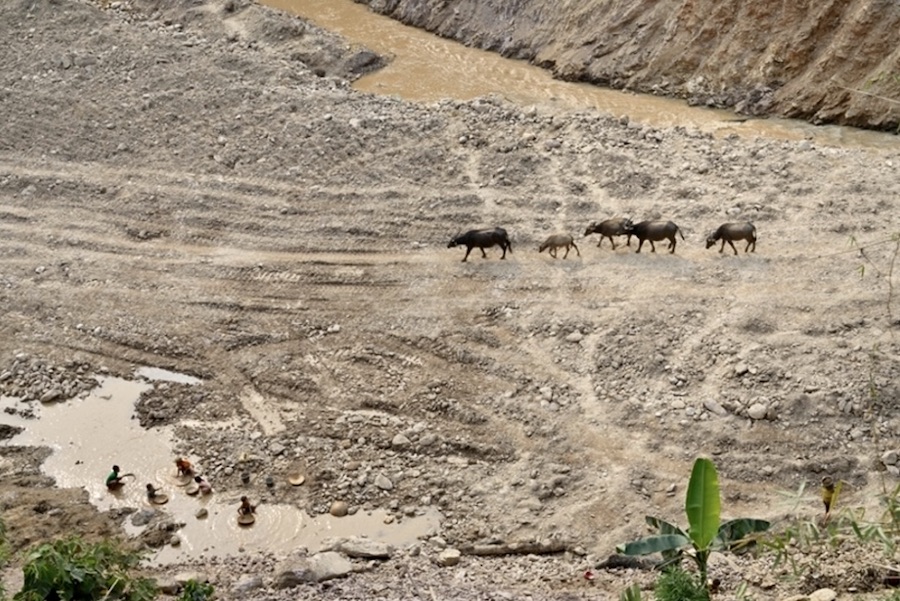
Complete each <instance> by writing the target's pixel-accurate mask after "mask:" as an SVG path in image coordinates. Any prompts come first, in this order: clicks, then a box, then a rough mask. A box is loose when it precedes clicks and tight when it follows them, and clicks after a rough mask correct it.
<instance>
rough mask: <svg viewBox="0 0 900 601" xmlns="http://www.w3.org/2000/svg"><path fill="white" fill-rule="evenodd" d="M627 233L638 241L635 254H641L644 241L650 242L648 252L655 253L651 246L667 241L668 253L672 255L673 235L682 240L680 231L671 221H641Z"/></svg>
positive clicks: (654, 247) (653, 247) (673, 249)
mask: <svg viewBox="0 0 900 601" xmlns="http://www.w3.org/2000/svg"><path fill="white" fill-rule="evenodd" d="M628 231H629V233H630V234H631V235H632V236H634V237H635V238H637V239H638V240H639V243H638V247H637V250H636V251H635V252H641V247H642V246H643V245H644V240H647V241H648V242H650V252H656V246H654V244H653V243H654V242H660V241H661V240H668V241H669V249H670V250H669V252H670V253H674V252H675V234H679V235H680V236H681V239H682V240H684V234H682V233H681V229H680V228H679V227H678V226H677V225H675V224H674V223H672V222H671V221H641V222H640V223H636V224H634V226H632V228H631V229H630V230H628Z"/></svg>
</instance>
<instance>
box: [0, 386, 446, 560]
mask: <svg viewBox="0 0 900 601" xmlns="http://www.w3.org/2000/svg"><path fill="white" fill-rule="evenodd" d="M136 373H141V374H142V375H143V377H144V378H146V379H160V380H164V381H172V379H173V378H175V379H176V380H175V381H182V382H184V381H186V379H189V378H191V376H186V375H184V374H176V373H175V372H165V370H160V371H146V370H138V371H137V372H136ZM151 375H152V376H153V377H152V378H151V377H150V376H151ZM98 382H99V386H98V387H97V388H95V389H94V390H93V391H92V392H91V393H90V394H89V395H87V396H86V397H85V398H83V399H72V400H70V401H67V402H64V403H57V404H40V403H36V402H33V403H28V404H26V403H22V402H19V401H17V400H16V399H13V398H9V397H3V398H0V423H2V424H8V425H11V426H19V427H22V428H24V431H22V432H21V433H20V434H17V435H16V436H14V437H13V438H11V439H8V440H7V441H5V442H4V444H9V445H26V446H46V447H50V448H51V449H52V450H53V452H52V453H51V455H50V456H49V457H48V458H47V460H46V461H45V462H44V464H43V465H42V471H43V472H44V473H46V474H47V475H49V476H51V477H53V478H54V479H55V480H56V483H57V486H59V487H62V488H83V489H85V490H86V491H87V492H88V495H89V496H90V501H91V503H93V504H94V505H96V506H97V507H98V509H100V510H109V509H113V508H125V507H130V508H136V509H137V510H138V511H140V510H155V511H161V512H165V513H166V514H168V516H170V517H171V519H172V521H174V522H176V523H184V524H185V525H184V527H183V528H181V529H180V530H178V532H177V535H178V538H179V540H180V544H179V545H178V546H165V547H163V548H162V549H159V550H158V551H157V552H156V553H155V555H153V556H152V560H153V561H154V562H155V563H172V562H178V561H183V560H186V559H193V558H199V557H224V556H228V555H236V554H240V553H252V552H254V551H266V552H273V553H276V554H284V553H288V552H290V551H293V550H295V549H297V548H300V547H305V548H306V549H308V550H309V551H310V552H316V551H319V550H321V549H322V547H323V545H324V544H325V543H326V542H327V541H328V540H329V539H333V538H340V537H350V536H362V537H368V538H369V539H372V540H376V541H380V542H385V543H388V544H392V545H394V546H397V547H403V546H407V545H410V544H413V543H414V542H416V541H417V540H418V539H419V538H421V537H424V536H428V535H431V534H434V533H436V532H437V530H438V528H439V525H440V515H439V514H438V512H437V511H436V510H425V511H423V512H422V514H421V515H418V516H415V517H406V518H403V519H396V520H395V519H392V517H391V516H389V514H388V513H387V512H385V511H380V510H379V511H373V512H364V511H359V512H357V513H355V514H353V515H349V516H346V517H343V518H336V517H333V516H331V515H327V514H326V515H320V516H310V515H308V514H307V513H306V512H305V511H303V510H301V509H299V508H298V507H295V506H293V505H290V504H269V503H266V502H261V503H260V499H259V498H253V491H251V492H250V496H251V502H253V503H259V506H258V508H257V511H256V516H257V519H256V523H255V524H253V525H252V526H250V527H242V526H239V525H238V523H237V507H238V505H239V504H240V496H241V494H244V493H243V491H240V490H237V491H233V492H232V491H229V492H226V491H217V490H215V482H214V481H212V485H213V489H214V491H213V493H212V494H210V495H206V496H200V495H192V494H188V493H189V492H193V489H192V487H191V485H190V484H191V482H190V479H189V478H179V477H177V471H176V469H175V464H174V457H175V456H174V454H173V452H172V448H173V446H174V445H173V434H172V431H171V429H169V428H154V429H152V430H145V429H143V428H142V427H141V426H140V424H139V422H138V419H137V416H136V414H135V408H134V405H135V402H136V401H137V399H138V398H139V396H140V394H141V392H143V391H144V390H147V389H149V388H150V387H151V386H152V384H151V383H150V382H147V381H146V380H125V379H121V378H114V377H103V378H98ZM192 383H193V382H192ZM263 401H264V399H263V397H259V398H258V399H256V402H257V403H259V404H262V403H263ZM26 407H27V408H29V409H32V410H33V412H34V413H35V415H36V418H30V419H28V418H25V417H22V416H21V415H19V414H9V413H7V412H5V411H3V409H6V408H14V409H18V410H21V409H23V408H26ZM189 459H190V460H191V461H192V462H194V465H195V466H196V468H197V470H198V472H200V473H201V474H202V472H203V466H202V462H199V461H197V459H196V458H194V457H189ZM113 465H118V466H119V467H120V468H121V471H120V473H122V474H132V475H130V476H128V477H126V478H125V482H126V483H125V485H124V486H123V487H122V488H121V489H120V490H117V491H115V492H110V491H108V490H107V488H106V485H105V478H106V475H107V474H108V473H109V472H110V470H111V467H112V466H113ZM148 483H150V484H153V485H154V486H155V487H156V488H158V489H159V490H160V491H161V492H162V493H165V494H166V495H167V496H168V502H167V503H165V504H164V505H151V504H150V502H149V501H148V500H147V498H146V485H147V484H148ZM201 508H203V509H206V515H205V516H203V517H197V515H198V511H199V510H200V509H201ZM142 528H143V527H138V526H134V525H132V522H131V518H129V519H128V520H126V531H127V532H128V533H129V534H131V535H136V534H138V533H140V531H141V530H142Z"/></svg>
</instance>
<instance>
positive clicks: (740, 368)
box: [734, 363, 750, 376]
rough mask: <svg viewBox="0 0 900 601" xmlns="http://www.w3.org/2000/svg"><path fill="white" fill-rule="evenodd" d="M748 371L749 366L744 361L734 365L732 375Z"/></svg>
mask: <svg viewBox="0 0 900 601" xmlns="http://www.w3.org/2000/svg"><path fill="white" fill-rule="evenodd" d="M748 371H750V367H748V366H747V364H746V363H738V364H737V365H735V366H734V375H736V376H743V375H744V374H745V373H747V372H748Z"/></svg>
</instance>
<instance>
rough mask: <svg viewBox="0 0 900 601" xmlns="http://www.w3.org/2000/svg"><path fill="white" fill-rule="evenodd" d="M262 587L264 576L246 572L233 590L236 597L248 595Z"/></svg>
mask: <svg viewBox="0 0 900 601" xmlns="http://www.w3.org/2000/svg"><path fill="white" fill-rule="evenodd" d="M262 587H263V579H262V576H251V575H249V574H244V575H243V576H241V578H240V580H238V582H237V584H235V585H234V586H233V587H232V588H231V592H233V593H234V596H235V597H238V598H243V597H244V596H245V595H248V594H250V593H251V592H253V591H255V590H257V589H261V588H262Z"/></svg>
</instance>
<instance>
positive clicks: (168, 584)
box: [156, 578, 181, 597]
mask: <svg viewBox="0 0 900 601" xmlns="http://www.w3.org/2000/svg"><path fill="white" fill-rule="evenodd" d="M156 586H157V588H159V592H161V593H162V594H164V595H169V596H170V597H174V596H175V595H177V594H178V592H179V591H180V590H181V585H180V584H178V583H177V582H175V579H173V578H167V579H165V580H157V581H156Z"/></svg>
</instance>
